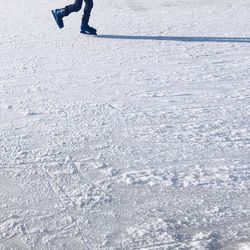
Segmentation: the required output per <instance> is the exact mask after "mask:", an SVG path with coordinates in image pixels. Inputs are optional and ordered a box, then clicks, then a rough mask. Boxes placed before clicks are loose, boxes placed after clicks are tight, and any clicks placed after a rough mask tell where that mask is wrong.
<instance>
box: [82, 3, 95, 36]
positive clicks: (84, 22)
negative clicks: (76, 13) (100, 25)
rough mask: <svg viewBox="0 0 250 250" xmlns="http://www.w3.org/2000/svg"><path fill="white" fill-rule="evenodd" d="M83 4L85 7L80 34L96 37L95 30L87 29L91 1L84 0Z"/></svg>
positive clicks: (91, 7) (91, 6)
mask: <svg viewBox="0 0 250 250" xmlns="http://www.w3.org/2000/svg"><path fill="white" fill-rule="evenodd" d="M84 2H85V7H84V11H83V17H82V26H81V33H83V34H91V35H96V29H94V28H92V27H89V18H90V14H91V10H92V9H93V0H84Z"/></svg>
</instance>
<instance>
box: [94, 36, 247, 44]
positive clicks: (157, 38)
mask: <svg viewBox="0 0 250 250" xmlns="http://www.w3.org/2000/svg"><path fill="white" fill-rule="evenodd" d="M97 37H98V38H102V39H120V40H151V41H176V42H205V43H250V38H249V37H195V36H194V37H188V36H187V37H186V36H185V37H184V36H130V35H98V36H97Z"/></svg>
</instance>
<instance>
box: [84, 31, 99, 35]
mask: <svg viewBox="0 0 250 250" xmlns="http://www.w3.org/2000/svg"><path fill="white" fill-rule="evenodd" d="M80 34H82V35H88V36H97V33H88V32H84V31H81V32H80Z"/></svg>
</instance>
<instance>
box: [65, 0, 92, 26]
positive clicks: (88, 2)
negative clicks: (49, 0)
mask: <svg viewBox="0 0 250 250" xmlns="http://www.w3.org/2000/svg"><path fill="white" fill-rule="evenodd" d="M84 2H85V7H84V11H83V18H82V19H83V22H84V24H88V23H89V18H90V14H91V10H92V8H93V0H84ZM82 3H83V0H75V3H74V4H71V5H68V6H66V7H65V16H68V15H69V14H70V13H72V12H78V11H80V9H81V8H82Z"/></svg>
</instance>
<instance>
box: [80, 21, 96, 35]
mask: <svg viewBox="0 0 250 250" xmlns="http://www.w3.org/2000/svg"><path fill="white" fill-rule="evenodd" d="M81 33H82V34H87V35H97V33H96V29H95V28H93V27H90V26H89V25H88V24H84V25H82V26H81Z"/></svg>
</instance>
